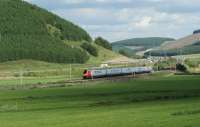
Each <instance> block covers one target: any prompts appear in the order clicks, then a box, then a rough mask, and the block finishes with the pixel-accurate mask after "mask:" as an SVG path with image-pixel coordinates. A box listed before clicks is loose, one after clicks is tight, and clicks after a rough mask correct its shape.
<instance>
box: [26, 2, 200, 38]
mask: <svg viewBox="0 0 200 127" xmlns="http://www.w3.org/2000/svg"><path fill="white" fill-rule="evenodd" d="M26 1H31V2H33V3H35V4H38V5H41V6H43V7H46V8H48V9H49V10H50V11H52V12H54V13H56V14H58V15H59V16H61V17H63V18H65V19H68V20H70V21H72V22H74V23H76V24H78V25H80V26H82V27H84V28H85V29H86V30H87V31H88V32H89V33H90V34H91V35H92V36H93V37H96V36H103V37H105V38H106V39H108V40H110V41H116V40H121V39H125V38H133V37H145V36H168V37H176V38H177V37H182V36H184V35H187V34H190V33H192V31H193V30H194V29H198V28H200V24H199V22H200V9H199V8H200V1H199V0H59V1H55V0H26ZM58 3H59V4H58Z"/></svg>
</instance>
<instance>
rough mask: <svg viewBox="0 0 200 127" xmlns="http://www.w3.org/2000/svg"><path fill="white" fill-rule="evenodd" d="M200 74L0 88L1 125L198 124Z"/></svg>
mask: <svg viewBox="0 0 200 127" xmlns="http://www.w3.org/2000/svg"><path fill="white" fill-rule="evenodd" d="M199 83H200V76H173V75H170V74H166V75H164V76H161V74H157V75H152V76H148V77H146V78H140V79H131V80H129V81H112V82H111V81H105V82H95V83H94V82H93V83H87V84H85V83H84V84H76V85H74V84H70V85H69V84H68V85H66V86H62V87H55V88H26V87H25V88H15V89H9V88H8V89H6V88H4V89H2V88H0V126H1V127H27V126H28V127H102V126H103V127H128V126H131V127H147V126H148V127H169V126H170V127H177V126H181V127H197V126H199V125H200V122H199V119H200V108H199V107H200V84H199Z"/></svg>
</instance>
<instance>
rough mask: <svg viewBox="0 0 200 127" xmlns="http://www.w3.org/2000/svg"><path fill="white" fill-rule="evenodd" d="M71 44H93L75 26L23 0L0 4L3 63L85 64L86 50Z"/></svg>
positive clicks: (8, 0) (83, 31) (86, 34)
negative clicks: (28, 60)
mask: <svg viewBox="0 0 200 127" xmlns="http://www.w3.org/2000/svg"><path fill="white" fill-rule="evenodd" d="M66 40H67V41H80V42H82V41H84V42H91V41H92V39H91V37H90V35H89V34H88V33H87V32H86V31H85V30H83V29H82V28H80V27H79V26H77V25H74V24H73V23H71V22H69V21H66V20H64V19H62V18H60V17H58V16H56V15H54V14H52V13H50V12H48V11H46V10H44V9H41V8H39V7H37V6H35V5H31V4H29V3H27V2H24V1H22V0H1V1H0V62H5V61H13V60H20V59H33V60H42V61H47V62H55V63H71V62H74V63H84V62H86V61H87V60H88V59H89V56H88V54H87V52H86V51H84V50H83V49H81V48H76V47H73V46H70V45H66V44H65V42H66Z"/></svg>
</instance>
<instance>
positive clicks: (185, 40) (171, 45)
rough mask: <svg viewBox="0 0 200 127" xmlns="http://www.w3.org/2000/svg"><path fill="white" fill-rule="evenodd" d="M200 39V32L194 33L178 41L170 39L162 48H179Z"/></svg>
mask: <svg viewBox="0 0 200 127" xmlns="http://www.w3.org/2000/svg"><path fill="white" fill-rule="evenodd" d="M197 41H200V33H197V34H192V35H189V36H186V37H183V38H181V39H178V40H176V41H171V42H170V41H168V42H166V43H164V44H162V45H161V47H160V48H161V49H162V50H170V49H179V48H183V47H186V46H189V45H192V44H194V43H196V42H197Z"/></svg>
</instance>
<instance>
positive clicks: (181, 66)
mask: <svg viewBox="0 0 200 127" xmlns="http://www.w3.org/2000/svg"><path fill="white" fill-rule="evenodd" d="M176 69H177V70H179V71H182V72H187V68H186V66H185V65H183V64H180V63H178V64H176Z"/></svg>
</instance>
